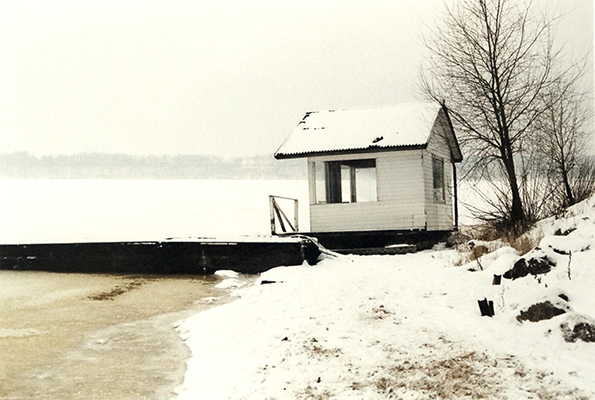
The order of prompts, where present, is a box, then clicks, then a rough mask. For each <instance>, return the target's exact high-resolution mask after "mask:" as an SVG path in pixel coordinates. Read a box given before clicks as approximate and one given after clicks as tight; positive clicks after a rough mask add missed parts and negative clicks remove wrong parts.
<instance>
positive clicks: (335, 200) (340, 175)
mask: <svg viewBox="0 0 595 400" xmlns="http://www.w3.org/2000/svg"><path fill="white" fill-rule="evenodd" d="M321 165H324V185H322V184H321V183H320V182H319V180H320V178H321V176H322V175H323V174H322V173H321V172H320V170H319V168H320V167H321ZM368 168H369V169H374V181H373V185H374V196H373V199H372V200H359V201H358V197H359V196H358V193H360V196H361V192H358V188H357V186H358V185H357V181H358V179H357V171H358V170H359V169H368ZM314 180H315V182H314V190H315V196H314V197H315V204H339V203H340V204H347V203H369V202H377V201H378V175H377V171H376V159H375V158H365V159H354V160H332V161H315V162H314ZM344 182H346V183H347V185H348V188H347V189H346V187H347V186H345V184H344ZM322 188H324V193H320V191H321V189H322ZM321 197H323V198H324V201H322V198H321Z"/></svg>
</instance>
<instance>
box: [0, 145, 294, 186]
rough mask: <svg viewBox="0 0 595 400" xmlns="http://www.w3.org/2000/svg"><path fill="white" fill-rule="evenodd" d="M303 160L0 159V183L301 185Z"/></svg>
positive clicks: (181, 157) (262, 157)
mask: <svg viewBox="0 0 595 400" xmlns="http://www.w3.org/2000/svg"><path fill="white" fill-rule="evenodd" d="M305 178H306V166H305V161H304V160H283V161H278V160H275V159H274V158H273V156H272V155H259V156H250V157H241V158H232V159H224V158H221V157H214V156H205V155H173V156H171V155H166V156H156V155H143V156H138V155H131V154H117V153H79V154H72V155H52V156H41V157H36V156H33V155H31V154H29V153H27V152H13V153H0V179H281V180H285V179H305Z"/></svg>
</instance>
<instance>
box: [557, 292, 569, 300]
mask: <svg viewBox="0 0 595 400" xmlns="http://www.w3.org/2000/svg"><path fill="white" fill-rule="evenodd" d="M558 297H559V298H561V299H562V300H564V301H570V299H569V298H568V296H566V295H565V294H564V293H560V294H559V295H558Z"/></svg>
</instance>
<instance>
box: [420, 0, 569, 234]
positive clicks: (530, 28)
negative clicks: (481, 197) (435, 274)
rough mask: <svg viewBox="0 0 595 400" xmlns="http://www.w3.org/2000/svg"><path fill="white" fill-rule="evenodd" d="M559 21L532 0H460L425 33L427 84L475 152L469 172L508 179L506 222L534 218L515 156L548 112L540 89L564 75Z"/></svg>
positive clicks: (516, 224)
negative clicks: (557, 69) (558, 67)
mask: <svg viewBox="0 0 595 400" xmlns="http://www.w3.org/2000/svg"><path fill="white" fill-rule="evenodd" d="M553 23H554V19H548V18H547V17H545V16H541V17H540V16H538V15H537V14H536V13H534V12H533V9H532V6H531V3H528V4H526V5H524V6H523V7H521V6H518V3H517V2H513V1H511V0H460V1H457V2H456V3H455V5H453V6H452V7H447V9H446V14H445V19H444V22H443V25H442V26H439V27H438V28H436V29H435V30H433V32H432V33H431V35H430V36H429V37H426V38H425V44H426V46H427V48H428V49H429V50H430V51H431V57H430V58H429V60H428V64H427V66H426V68H425V71H424V73H423V76H422V88H423V90H424V92H425V93H426V95H428V96H429V97H431V98H433V99H435V100H438V101H443V102H445V103H446V104H447V105H448V108H449V111H450V113H451V116H452V117H453V122H454V123H455V124H456V128H457V134H458V136H459V138H460V141H461V145H462V146H463V148H464V149H465V152H466V153H467V154H472V155H473V157H471V159H472V160H473V164H472V165H470V166H468V171H469V174H470V175H474V176H475V177H478V178H481V177H482V176H483V177H484V178H485V177H486V176H488V175H489V176H490V178H491V179H492V180H498V181H501V182H506V186H507V187H506V188H505V189H499V190H498V193H499V196H500V198H499V199H498V202H499V204H504V205H505V206H506V208H507V209H506V215H499V218H500V219H501V221H499V222H500V223H503V224H504V225H505V226H506V227H508V228H517V229H518V228H520V229H522V228H524V227H526V226H527V225H528V224H529V223H530V222H532V221H530V220H529V218H530V216H528V215H527V214H526V210H525V207H524V204H523V196H522V190H521V182H520V179H521V176H520V175H519V171H518V169H519V167H518V165H517V163H518V162H519V154H520V153H522V152H523V151H524V148H525V143H526V142H527V141H528V140H530V139H531V137H532V136H533V135H534V132H535V131H534V130H533V129H531V128H532V125H533V124H534V122H535V121H536V119H537V118H538V117H539V116H540V114H541V113H542V112H543V107H542V103H541V101H542V94H543V93H545V92H546V91H547V90H548V89H549V88H550V87H551V86H552V84H553V83H554V82H556V80H557V79H558V78H559V77H558V76H554V70H553V64H554V60H555V58H556V54H555V52H554V48H553V40H552V37H551V35H550V31H551V28H552V24H553ZM494 174H499V175H497V176H494ZM521 175H522V173H521Z"/></svg>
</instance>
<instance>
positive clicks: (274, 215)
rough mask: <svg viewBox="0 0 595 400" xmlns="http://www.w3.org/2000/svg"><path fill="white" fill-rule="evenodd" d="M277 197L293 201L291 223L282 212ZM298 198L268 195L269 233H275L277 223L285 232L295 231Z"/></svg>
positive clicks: (296, 229) (296, 228)
mask: <svg viewBox="0 0 595 400" xmlns="http://www.w3.org/2000/svg"><path fill="white" fill-rule="evenodd" d="M277 199H282V200H289V201H293V223H292V222H291V220H290V219H289V218H288V217H287V214H285V212H283V210H282V209H281V207H280V206H279V203H278V202H277ZM298 208H299V207H298V200H297V199H293V198H291V197H282V196H269V209H270V214H271V235H276V234H277V224H278V225H279V227H280V228H281V230H282V231H283V232H284V233H286V232H297V231H298V230H299V226H298Z"/></svg>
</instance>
